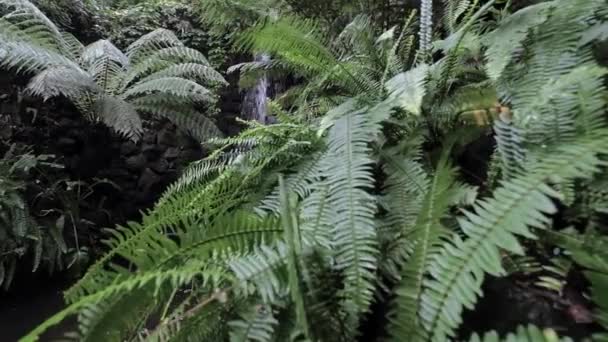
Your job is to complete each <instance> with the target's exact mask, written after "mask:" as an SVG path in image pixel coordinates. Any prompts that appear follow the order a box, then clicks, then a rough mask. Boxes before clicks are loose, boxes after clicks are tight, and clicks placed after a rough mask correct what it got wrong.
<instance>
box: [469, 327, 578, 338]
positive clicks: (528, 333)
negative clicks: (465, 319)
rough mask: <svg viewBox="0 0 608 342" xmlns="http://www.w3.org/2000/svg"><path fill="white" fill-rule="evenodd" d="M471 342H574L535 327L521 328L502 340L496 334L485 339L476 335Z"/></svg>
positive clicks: (486, 336)
mask: <svg viewBox="0 0 608 342" xmlns="http://www.w3.org/2000/svg"><path fill="white" fill-rule="evenodd" d="M469 341H470V342H498V341H518V342H526V341H529V342H553V341H556V342H557V341H563V342H570V341H572V340H571V339H569V338H559V337H558V336H557V333H556V332H555V331H553V330H551V329H545V330H542V331H541V330H540V329H538V328H537V327H535V326H528V327H519V328H518V329H517V332H516V333H511V334H508V335H507V336H506V337H505V338H503V339H501V338H500V337H499V336H498V334H497V333H496V332H490V333H487V334H485V335H484V336H483V337H480V336H479V335H474V336H473V337H471V339H470V340H469Z"/></svg>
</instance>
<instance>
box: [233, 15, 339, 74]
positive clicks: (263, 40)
mask: <svg viewBox="0 0 608 342" xmlns="http://www.w3.org/2000/svg"><path fill="white" fill-rule="evenodd" d="M324 41H325V40H324V38H323V37H322V36H321V35H320V34H319V33H318V29H317V27H316V26H315V25H314V24H313V23H312V22H311V21H306V20H301V19H298V18H282V19H280V20H278V21H276V22H273V23H262V24H259V25H257V26H255V27H254V28H252V29H251V30H250V31H249V32H246V33H245V34H243V35H242V37H241V38H240V45H241V47H242V48H244V49H250V50H253V51H255V52H264V53H270V54H275V55H278V56H280V57H281V58H283V59H285V60H287V61H289V63H290V64H292V65H295V66H296V70H295V71H296V72H299V73H304V74H306V72H308V73H309V74H310V73H319V72H326V71H328V70H329V69H330V68H331V67H333V66H334V65H336V64H337V60H336V58H335V57H334V55H333V54H332V52H331V51H330V50H329V49H328V48H327V47H326V46H325V45H324V44H323V42H324ZM298 68H299V69H300V70H297V69H298Z"/></svg>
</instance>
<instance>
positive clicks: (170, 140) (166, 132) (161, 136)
mask: <svg viewBox="0 0 608 342" xmlns="http://www.w3.org/2000/svg"><path fill="white" fill-rule="evenodd" d="M157 139H158V140H157V141H158V143H159V144H160V145H165V146H171V147H174V146H177V135H176V134H175V132H174V131H171V130H170V129H169V128H164V129H163V130H161V131H160V132H159V133H158V138H157Z"/></svg>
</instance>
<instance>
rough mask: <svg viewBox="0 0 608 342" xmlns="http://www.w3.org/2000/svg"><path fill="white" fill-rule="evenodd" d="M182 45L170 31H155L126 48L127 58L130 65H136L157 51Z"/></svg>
mask: <svg viewBox="0 0 608 342" xmlns="http://www.w3.org/2000/svg"><path fill="white" fill-rule="evenodd" d="M183 45H184V43H182V42H181V40H179V38H178V37H177V36H176V35H175V33H173V32H172V31H170V30H167V29H162V28H159V29H156V30H154V31H152V32H150V33H148V34H145V35H143V36H141V37H140V38H139V39H138V40H136V41H134V42H133V43H132V44H131V45H129V46H128V47H127V50H126V51H127V56H128V57H129V60H131V61H132V63H134V64H137V63H139V61H141V60H142V58H144V57H145V56H149V55H152V54H153V53H155V52H157V51H158V50H162V49H165V48H171V47H182V46H183Z"/></svg>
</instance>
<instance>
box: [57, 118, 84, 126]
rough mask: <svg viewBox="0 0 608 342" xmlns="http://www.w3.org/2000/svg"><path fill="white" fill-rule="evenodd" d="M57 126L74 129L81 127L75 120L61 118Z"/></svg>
mask: <svg viewBox="0 0 608 342" xmlns="http://www.w3.org/2000/svg"><path fill="white" fill-rule="evenodd" d="M58 125H59V126H61V127H65V128H75V127H79V126H81V125H82V124H81V123H80V122H78V121H76V120H72V119H70V118H66V117H62V118H61V119H59V122H58Z"/></svg>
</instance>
